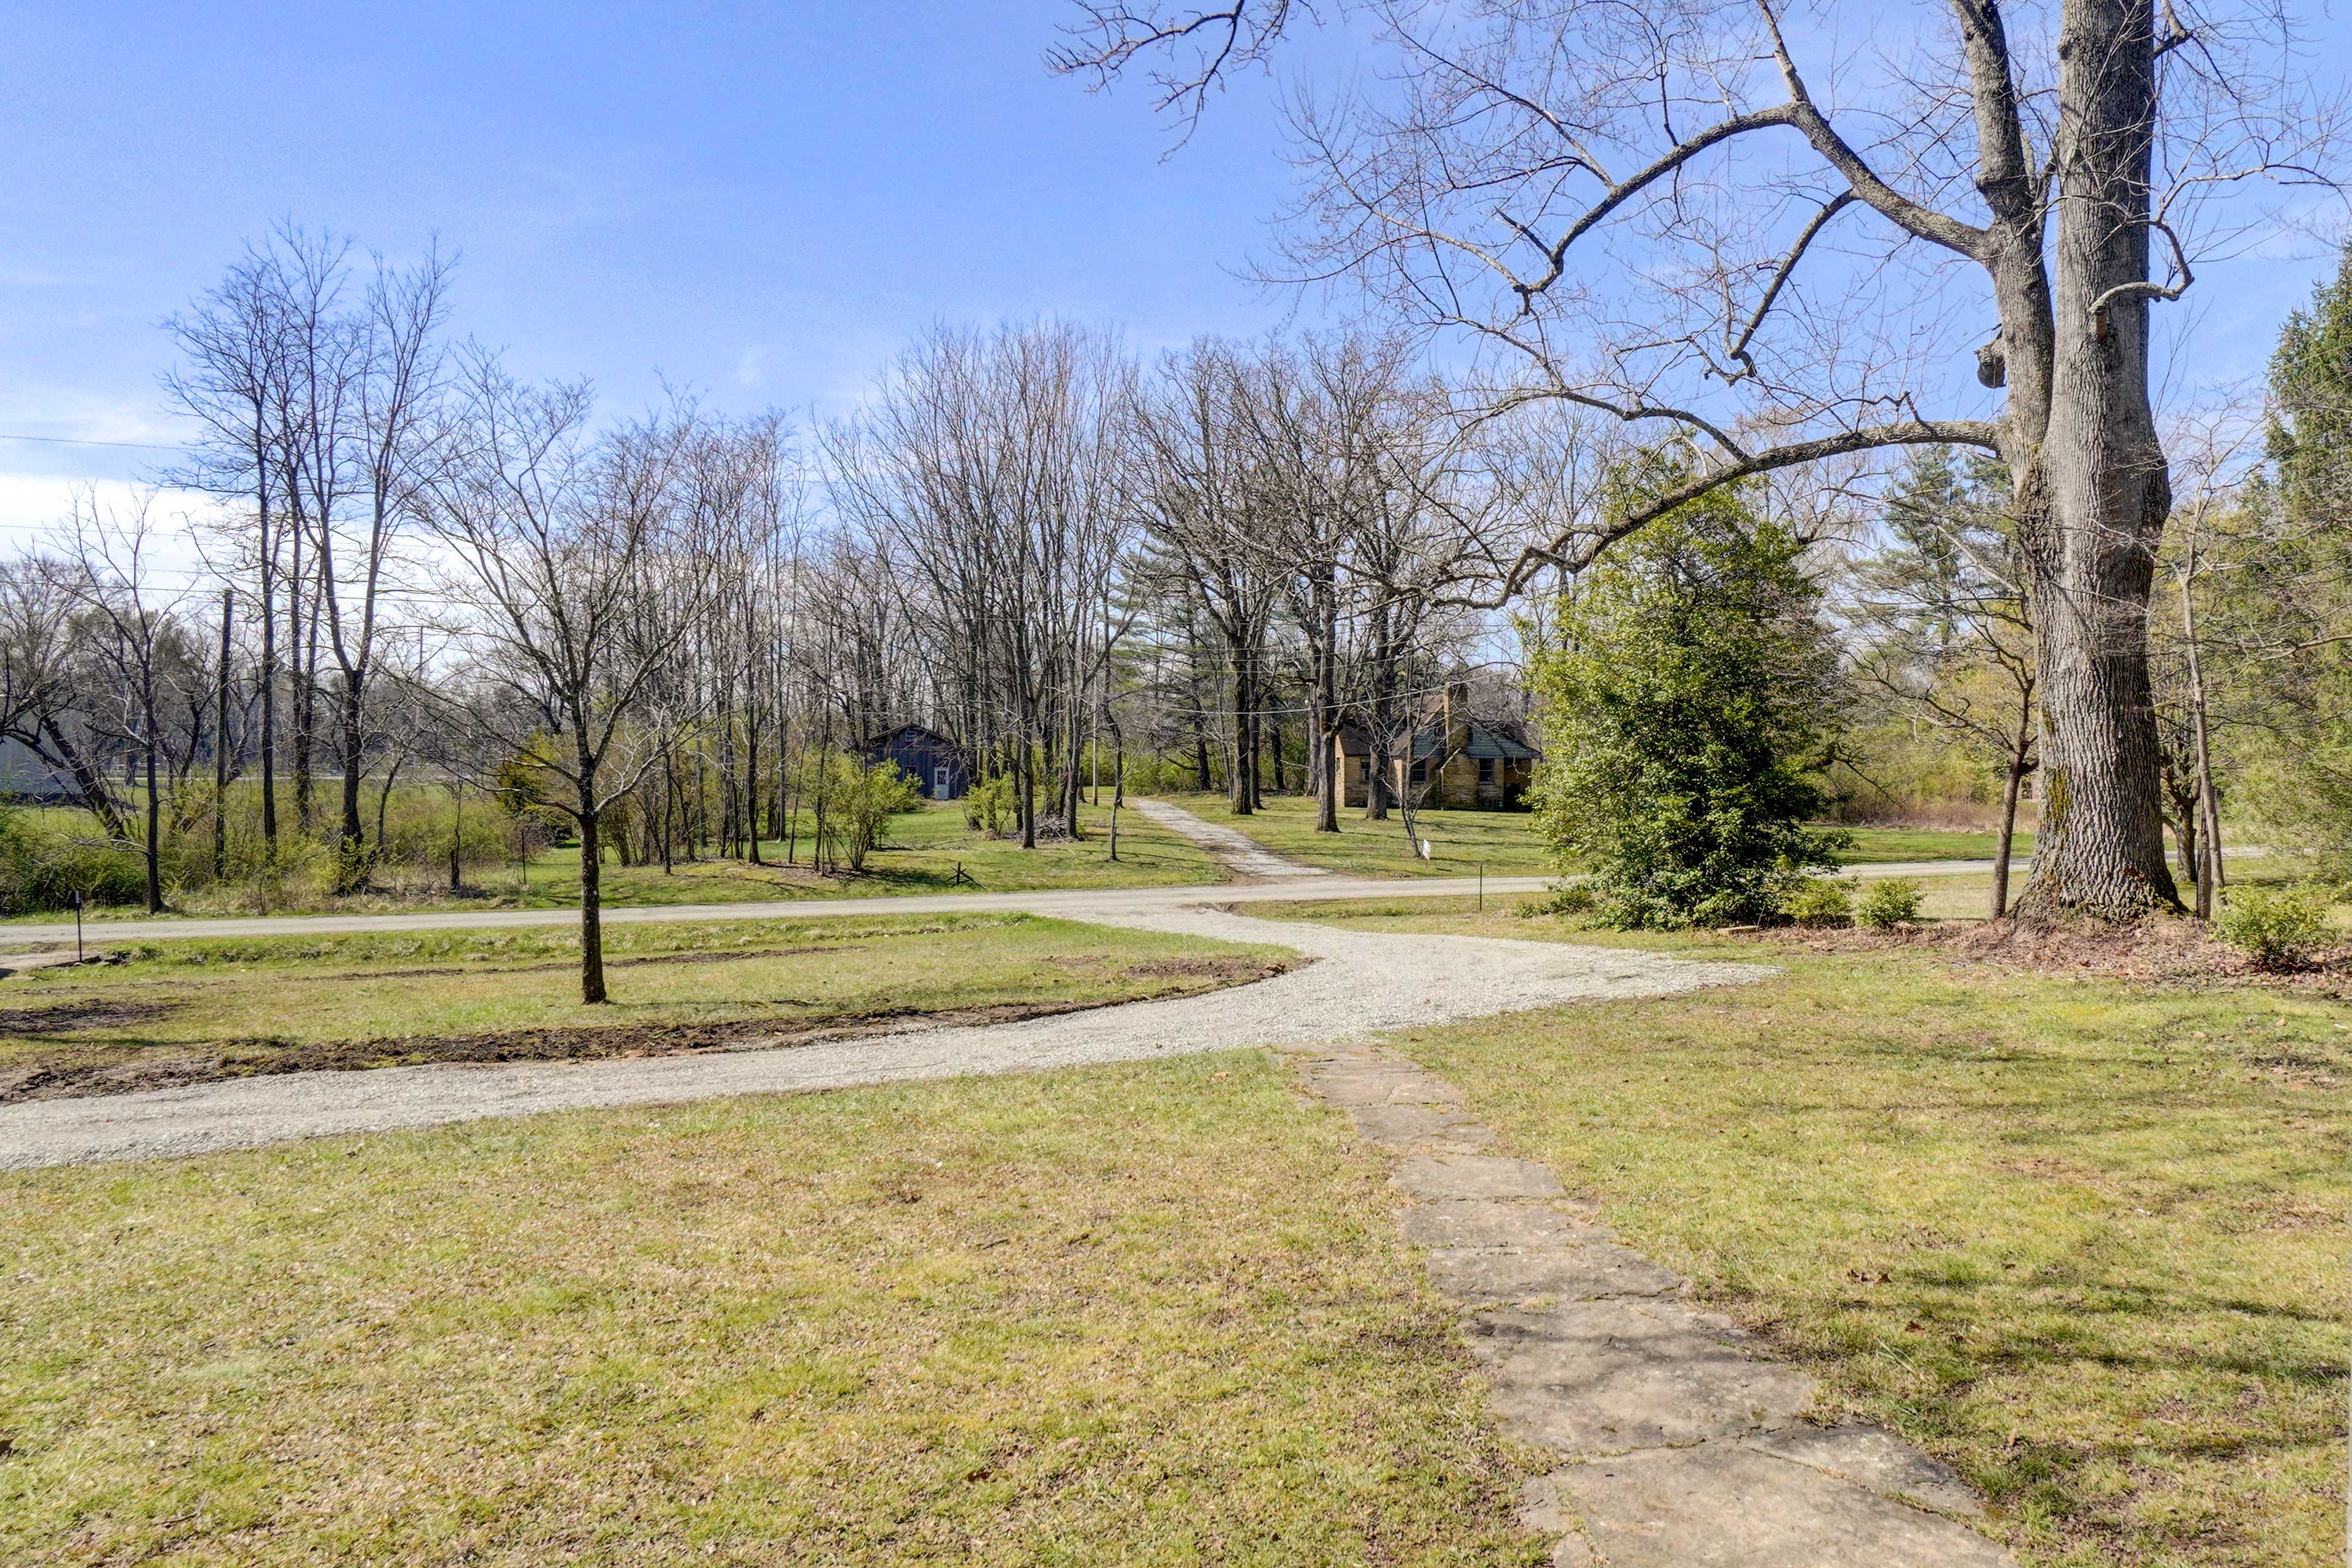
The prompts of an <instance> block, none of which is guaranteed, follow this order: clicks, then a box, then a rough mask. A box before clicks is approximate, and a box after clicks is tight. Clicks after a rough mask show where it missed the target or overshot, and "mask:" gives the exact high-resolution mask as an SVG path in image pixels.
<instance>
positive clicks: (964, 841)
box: [8, 802, 1226, 924]
mask: <svg viewBox="0 0 2352 1568" xmlns="http://www.w3.org/2000/svg"><path fill="white" fill-rule="evenodd" d="M1079 821H1080V824H1081V826H1084V827H1086V829H1087V833H1088V835H1089V837H1086V838H1083V839H1078V840H1073V841H1067V842H1062V843H1047V844H1041V845H1039V846H1038V847H1036V848H1035V849H1024V848H1022V847H1020V845H1019V844H1018V843H1017V842H1013V841H1011V840H1007V839H1002V838H991V837H988V836H987V835H985V834H983V833H981V832H979V831H977V830H975V829H972V828H970V827H967V826H964V820H963V808H962V807H961V805H956V804H954V803H952V802H949V803H941V804H938V805H924V806H922V807H920V808H919V809H917V810H915V811H911V812H908V813H907V814H906V815H905V816H898V817H895V818H893V819H892V820H891V824H890V834H889V838H888V841H887V842H886V843H885V844H884V845H883V846H882V847H881V848H879V849H878V850H877V851H876V852H875V854H874V856H873V858H871V859H869V860H868V861H867V862H866V870H865V872H864V873H863V874H862V875H857V876H850V875H847V874H844V875H842V876H838V877H824V876H819V875H817V874H816V873H815V872H814V871H812V870H810V869H809V868H808V867H807V866H806V864H804V863H803V864H802V865H798V866H786V865H784V864H782V860H783V858H784V846H783V843H782V840H780V839H779V840H770V841H768V842H767V843H764V844H763V845H762V846H761V855H762V856H764V857H766V858H770V859H772V860H774V861H776V862H777V864H775V865H772V866H753V865H750V864H748V863H746V862H744V861H740V860H705V861H699V862H684V861H681V862H679V863H678V864H677V866H676V867H675V868H673V869H671V870H669V871H667V872H666V871H664V870H663V869H662V868H660V867H659V866H631V867H622V866H618V865H615V864H614V863H613V862H612V861H611V860H610V859H609V858H608V859H607V860H606V862H605V866H604V901H605V902H606V903H608V904H614V905H623V904H733V903H758V902H765V901H769V900H774V901H778V902H783V901H788V900H794V899H863V898H877V897H885V896H889V895H896V894H915V893H950V892H971V891H974V890H978V891H984V892H1030V891H1035V890H1038V889H1062V888H1132V887H1163V886H1176V885H1189V884H1196V883H1211V882H1222V881H1223V880H1225V879H1226V878H1225V872H1224V870H1223V868H1222V867H1220V866H1219V865H1218V864H1217V862H1216V861H1215V859H1214V858H1212V857H1211V856H1210V855H1209V854H1208V853H1207V851H1205V850H1203V849H1201V848H1200V847H1197V846H1195V845H1194V844H1192V842H1191V841H1190V840H1189V839H1186V838H1184V837H1181V836H1180V835H1177V834H1173V833H1171V832H1169V831H1168V830H1167V829H1165V828H1163V827H1160V826H1156V825H1155V824H1153V823H1150V822H1148V821H1146V820H1145V819H1144V818H1143V816H1141V815H1140V814H1139V813H1137V812H1133V811H1122V812H1120V813H1119V814H1118V860H1117V861H1113V860H1112V859H1111V858H1110V841H1109V825H1110V808H1109V807H1108V805H1104V806H1100V807H1093V806H1088V807H1086V808H1083V809H1082V810H1081V812H1080V814H1079ZM808 852H809V850H808V844H807V842H806V841H805V840H803V841H802V843H801V844H800V846H799V855H800V858H801V859H802V860H803V862H805V861H806V859H807V858H808ZM959 868H961V871H962V873H963V875H964V878H965V879H964V880H961V881H959V880H958V879H957V872H958V870H959ZM467 880H468V883H469V886H468V889H467V894H466V896H464V897H462V898H454V899H453V898H451V897H449V896H448V894H447V893H446V890H443V887H442V884H440V883H438V882H437V881H436V882H434V883H432V884H430V885H429V886H424V887H420V888H418V889H414V890H396V889H395V890H390V891H386V892H383V893H378V894H373V895H371V894H361V895H357V896H354V897H351V898H342V899H337V898H331V897H327V896H325V895H323V894H321V895H316V896H312V895H300V896H289V897H287V898H284V899H280V900H276V901H273V902H272V903H271V904H270V905H269V907H268V910H267V912H268V913H272V914H299V913H306V912H327V911H333V912H339V913H358V912H365V911H368V910H387V911H391V910H482V909H560V908H570V907H575V906H577V905H578V903H579V901H580V851H579V849H578V848H577V847H564V848H557V849H551V850H549V851H547V852H546V853H545V854H543V855H541V856H539V857H538V858H535V859H533V860H532V861H531V862H530V864H529V865H527V866H523V867H520V868H517V867H512V866H508V867H499V868H480V869H476V870H472V871H469V872H468V873H467ZM253 906H254V900H253V897H252V896H251V893H250V890H249V889H242V888H237V889H220V890H216V891H213V892H207V893H204V894H199V895H191V896H189V897H187V898H184V899H182V900H177V902H176V903H175V906H174V907H175V911H176V912H180V913H185V914H197V915H202V914H236V913H251V912H255V911H254V907H253ZM8 918H9V919H14V920H17V921H33V922H37V923H41V924H54V923H56V922H57V921H58V919H59V918H60V917H59V915H58V913H57V912H56V911H54V910H51V911H47V912H42V913H36V914H27V915H18V916H13V917H8ZM67 918H70V917H67ZM89 918H90V919H92V920H94V921H95V920H105V919H114V920H144V919H145V918H146V916H145V914H144V913H143V912H142V910H140V909H139V908H138V906H136V905H118V906H113V907H110V908H107V909H102V910H101V909H93V910H90V912H89Z"/></svg>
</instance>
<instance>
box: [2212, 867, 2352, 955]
mask: <svg viewBox="0 0 2352 1568" xmlns="http://www.w3.org/2000/svg"><path fill="white" fill-rule="evenodd" d="M2328 902H2329V900H2328V896H2327V893H2326V889H2322V888H2318V887H2315V886H2312V885H2311V884H2309V883H2305V884H2303V885H2301V886H2296V887H2287V888H2245V889H2231V890H2230V892H2229V894H2228V895H2227V897H2226V901H2225V902H2224V903H2223V904H2222V906H2221V914H2220V916H2219V917H2217V918H2216V919H2215V920H2214V921H2213V929H2214V931H2216V932H2217V933H2218V934H2219V935H2220V936H2221V940H2222V941H2223V942H2228V943H2229V944H2230V945H2231V947H2234V948H2236V949H2237V950H2238V951H2239V952H2242V953H2244V954H2245V955H2246V957H2247V959H2248V960H2249V961H2251V962H2252V964H2253V966H2254V967H2255V968H2257V969H2272V970H2278V969H2300V968H2302V967H2303V966H2304V965H2305V964H2307V963H2310V962H2311V956H2312V952H2313V951H2314V950H2315V949H2316V948H2317V947H2319V946H2320V945H2321V944H2322V943H2323V942H2326V940H2327V906H2328Z"/></svg>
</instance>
